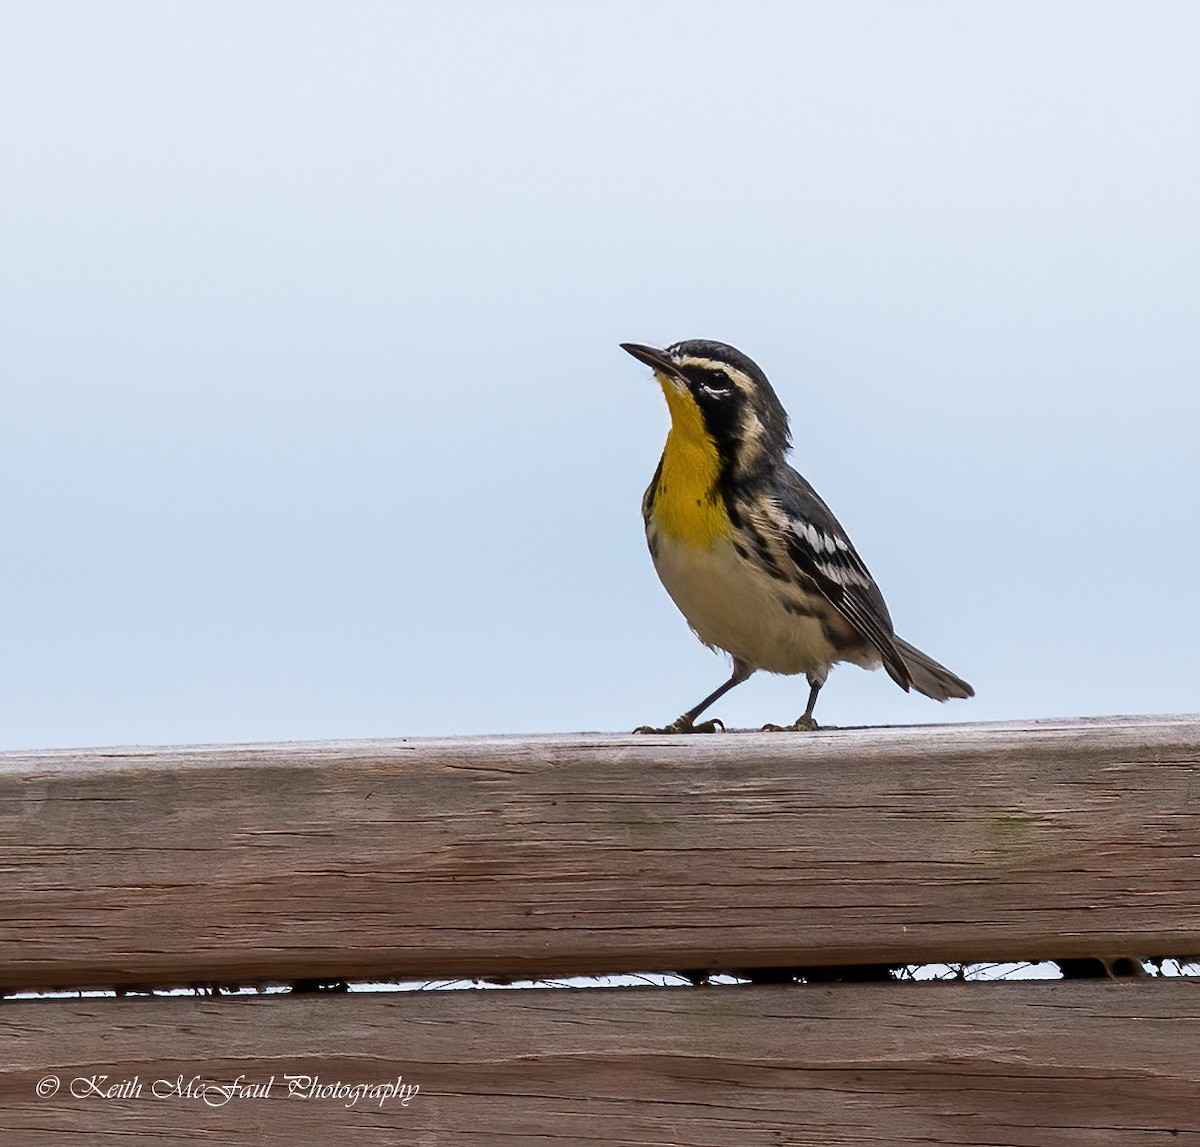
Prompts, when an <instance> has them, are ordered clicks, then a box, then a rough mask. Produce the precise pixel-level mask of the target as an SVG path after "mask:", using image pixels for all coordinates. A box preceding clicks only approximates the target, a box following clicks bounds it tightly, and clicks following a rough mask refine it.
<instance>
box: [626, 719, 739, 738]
mask: <svg viewBox="0 0 1200 1147" xmlns="http://www.w3.org/2000/svg"><path fill="white" fill-rule="evenodd" d="M634 732H635V733H656V734H664V733H667V734H670V733H716V732H721V733H723V732H725V723H724V722H723V721H718V720H716V719H715V718H714V719H713V720H711V721H701V722H700V724H699V725H696V724H694V723H693V722H691V721H688V720H686V719H685V718H683V717H679V718H678V719H676V720H674V721H672V722H671V723H670V724H669V725H667V726H666V727H665V728H662V729H656V728H655V727H654V726H653V725H639V726H638V727H637V728H636V729H634Z"/></svg>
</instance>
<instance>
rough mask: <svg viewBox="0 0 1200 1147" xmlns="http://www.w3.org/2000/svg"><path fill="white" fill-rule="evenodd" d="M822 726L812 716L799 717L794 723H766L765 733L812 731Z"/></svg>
mask: <svg viewBox="0 0 1200 1147" xmlns="http://www.w3.org/2000/svg"><path fill="white" fill-rule="evenodd" d="M820 727H821V726H820V725H818V724H817V723H816V721H814V720H813V719H812V718H811V717H798V718H797V719H796V723H795V724H794V725H764V726H763V727H762V731H763V732H764V733H812V732H815V731H816V730H817V729H819V728H820Z"/></svg>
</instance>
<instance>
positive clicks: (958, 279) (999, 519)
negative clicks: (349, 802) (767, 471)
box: [0, 0, 1200, 748]
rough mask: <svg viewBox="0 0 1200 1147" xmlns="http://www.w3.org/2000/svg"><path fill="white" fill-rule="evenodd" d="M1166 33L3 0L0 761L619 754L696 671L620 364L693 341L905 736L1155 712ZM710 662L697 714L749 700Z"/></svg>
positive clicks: (755, 690) (878, 706)
mask: <svg viewBox="0 0 1200 1147" xmlns="http://www.w3.org/2000/svg"><path fill="white" fill-rule="evenodd" d="M1197 43H1200V6H1198V5H1196V4H1193V3H1161V2H1154V0H1138V2H1129V3H1104V2H1100V0H1088V2H1080V3H1068V2H1055V0H1039V2H1037V3H1024V2H1019V0H1003V2H1000V3H992V2H986V0H981V2H973V3H967V2H954V0H949V2H924V0H905V2H900V0H887V2H879V3H863V2H855V0H836V2H834V0H830V2H826V3H803V2H795V3H784V2H778V3H767V2H762V0H759V2H746V0H741V2H739V3H736V4H735V3H700V2H695V0H689V2H681V3H666V2H660V0H649V2H646V0H641V2H638V3H601V2H596V3H582V2H579V3H560V2H549V0H547V2H544V3H515V2H506V3H501V2H491V3H453V2H446V0H439V2H437V3H401V2H396V3H365V2H354V0H341V2H338V3H332V2H329V3H324V2H300V0H286V2H278V3H269V2H258V3H256V2H253V0H237V2H229V3H221V2H211V0H204V2H200V0H192V2H178V3H170V4H164V3H159V2H150V0H146V2H140V3H132V2H131V3H124V2H112V0H90V2H87V3H63V2H57V0H7V2H6V3H4V4H3V5H2V6H0V154H2V155H3V156H4V176H3V179H2V180H0V244H2V251H3V257H2V258H0V328H2V329H0V378H2V380H3V381H2V394H3V416H2V420H0V529H2V532H3V538H4V575H5V576H4V594H3V606H2V609H0V650H2V657H0V747H7V748H16V747H34V746H58V745H86V744H111V743H132V742H140V743H152V742H180V741H235V740H256V739H268V738H269V739H274V738H281V739H300V738H331V737H358V736H405V735H419V734H435V733H438V734H440V733H470V732H489V731H494V732H507V731H515V732H526V731H528V732H533V731H554V730H564V731H566V730H579V729H608V730H625V729H629V728H631V727H632V726H634V725H637V724H640V723H643V722H647V721H653V722H663V721H667V720H670V719H671V718H673V717H674V716H675V715H677V714H678V713H679V712H680V711H681V710H682V709H684V708H685V707H687V706H689V705H691V704H692V703H693V702H695V701H696V700H698V699H699V697H700V696H702V695H703V694H704V693H706V692H708V691H709V690H710V689H712V688H713V687H715V685H716V684H717V683H718V682H719V681H721V680H722V679H723V678H724V676H725V672H726V670H725V666H724V665H723V664H722V662H721V661H720V660H719V659H718V658H717V657H715V656H714V655H713V654H711V653H709V652H708V651H707V650H705V649H704V648H703V647H701V646H700V645H699V644H698V643H697V642H696V641H695V639H694V638H693V637H692V635H691V634H690V633H689V631H688V630H687V628H686V625H685V624H684V622H683V620H682V619H681V618H680V616H679V615H678V614H677V612H676V611H675V608H674V606H673V605H672V604H671V603H670V601H669V599H668V598H667V597H666V594H665V592H664V591H663V590H662V589H661V587H660V586H659V584H658V581H657V579H656V578H655V576H654V573H653V570H652V568H651V565H650V562H649V558H648V555H647V554H646V550H645V543H644V540H643V537H642V526H641V519H640V514H639V508H638V507H639V499H640V497H641V492H642V489H643V488H644V486H645V484H646V482H647V481H648V480H649V477H650V474H651V472H652V471H653V469H654V465H655V463H656V461H657V457H658V453H659V450H660V449H661V445H662V439H663V437H664V434H665V431H666V424H667V416H666V410H665V407H664V404H663V402H662V398H661V395H660V394H659V392H658V390H657V387H656V386H655V385H654V384H653V382H652V381H651V379H650V377H649V372H648V371H647V370H646V369H645V368H644V367H642V366H641V365H640V364H638V363H636V362H635V361H633V360H632V359H630V358H629V357H628V356H627V355H625V354H624V353H623V352H622V351H620V350H619V349H618V347H617V343H618V342H620V341H627V340H632V341H637V342H646V343H656V344H665V343H669V342H672V341H674V340H677V339H681V338H696V337H701V338H717V339H723V340H725V341H728V342H732V343H734V344H735V345H737V346H738V347H740V348H741V349H742V350H744V351H746V352H747V353H749V354H750V355H751V356H753V357H754V358H755V359H757V360H758V361H759V363H760V364H761V365H762V366H763V367H764V368H765V369H766V370H767V372H768V373H769V375H770V377H771V378H772V380H773V381H774V383H775V385H776V388H777V390H778V391H779V394H780V396H781V398H782V399H783V401H784V403H785V405H786V406H787V407H788V409H789V411H790V412H791V415H792V420H793V429H794V432H795V438H796V450H795V453H794V461H795V463H796V465H797V466H798V468H799V469H801V471H802V472H804V473H805V474H806V475H807V476H808V478H809V479H810V480H811V481H812V482H813V483H814V485H815V486H816V487H817V489H818V490H819V491H820V492H821V493H822V494H823V495H824V497H825V498H826V500H827V501H828V502H830V504H831V505H832V507H833V509H834V511H835V512H836V513H837V514H838V516H839V517H840V518H841V520H842V522H843V524H844V525H845V526H846V527H847V529H848V530H849V531H850V533H851V535H852V537H853V538H854V539H855V542H856V543H857V545H858V547H859V549H860V551H861V552H862V554H863V556H864V558H865V559H866V561H867V563H868V564H869V565H870V566H871V568H872V570H873V572H874V573H875V575H876V577H877V578H878V580H879V582H880V584H881V585H882V587H883V591H884V594H885V596H886V597H887V600H888V603H889V605H890V607H891V611H892V614H893V616H894V618H895V620H896V625H897V629H898V630H899V631H900V632H901V633H902V634H903V635H904V636H906V637H907V638H909V639H910V640H912V641H913V642H915V643H916V644H918V645H920V646H921V647H923V648H925V649H927V650H928V651H929V652H930V653H932V654H933V655H934V656H936V657H938V658H939V659H941V660H943V661H945V662H946V663H947V664H948V665H950V666H951V667H952V668H953V669H955V670H956V671H958V672H960V673H961V674H962V675H964V676H965V677H967V678H968V679H969V680H971V681H972V682H973V683H974V685H975V686H976V688H977V690H978V697H977V698H976V699H975V700H974V701H971V702H966V703H961V702H960V703H951V704H950V705H946V706H939V705H937V704H935V703H933V702H930V701H927V700H925V699H924V698H921V697H918V696H915V695H914V696H906V695H905V694H903V693H901V692H900V691H899V690H897V689H896V688H895V686H894V685H893V684H892V683H891V682H890V681H889V680H888V678H887V677H886V675H884V674H882V673H876V674H865V673H863V672H861V671H860V670H857V669H854V668H852V667H843V668H840V669H838V670H835V672H834V674H833V675H832V677H831V679H830V682H829V684H828V686H827V687H826V689H825V690H824V692H823V694H822V698H821V703H820V706H819V707H818V712H817V715H818V717H819V718H820V719H822V720H824V721H826V722H830V723H843V724H876V723H888V722H897V723H917V722H925V721H936V720H973V719H993V718H996V719H998V718H1009V717H1034V716H1042V715H1046V716H1049V715H1071V714H1100V713H1127V712H1163V711H1187V710H1195V709H1196V708H1197V707H1198V705H1197V700H1196V697H1197V689H1196V678H1197V672H1196V668H1195V665H1194V649H1195V647H1196V645H1197V643H1198V641H1200V620H1198V619H1197V610H1196V607H1195V604H1194V603H1195V600H1196V590H1195V585H1196V578H1197V574H1196V571H1197V569H1198V568H1200V542H1198V536H1200V527H1198V525H1197V513H1196V501H1197V489H1198V486H1200V461H1198V452H1197V448H1196V437H1197V426H1198V425H1200V337H1198V334H1197V330H1198V324H1197V316H1198V315H1200V69H1198V68H1197V67H1196V45H1197ZM805 693H806V687H805V684H804V682H803V681H802V680H799V679H785V678H769V677H766V676H758V677H755V678H754V679H752V680H751V681H750V682H748V683H747V684H745V685H743V686H741V687H740V688H739V689H737V690H736V691H735V692H734V693H732V694H731V695H730V696H729V697H728V698H727V699H725V700H724V701H723V702H722V703H721V704H720V705H719V706H718V707H717V708H716V709H715V710H714V713H715V714H716V715H718V716H721V717H723V718H724V719H726V720H727V721H728V722H730V723H731V724H737V725H749V724H753V725H758V724H761V723H762V722H764V721H769V720H770V721H781V720H784V719H788V720H790V719H793V718H794V717H795V716H796V715H797V714H798V713H799V712H800V710H801V709H802V708H803V702H804V698H805Z"/></svg>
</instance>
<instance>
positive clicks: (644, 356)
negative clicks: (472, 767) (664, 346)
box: [621, 343, 679, 376]
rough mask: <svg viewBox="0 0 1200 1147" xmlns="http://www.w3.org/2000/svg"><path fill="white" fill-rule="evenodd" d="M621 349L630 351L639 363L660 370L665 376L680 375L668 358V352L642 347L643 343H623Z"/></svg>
mask: <svg viewBox="0 0 1200 1147" xmlns="http://www.w3.org/2000/svg"><path fill="white" fill-rule="evenodd" d="M621 349H622V350H623V351H628V352H629V353H630V354H631V355H633V357H634V358H636V359H637V360H638V361H639V362H644V363H645V364H646V365H647V366H649V367H653V368H654V369H655V370H660V371H662V372H663V373H664V374H669V375H673V376H675V375H678V374H679V370H678V368H677V367H676V366H675V364H674V363H673V362H672V361H671V360H670V358H669V357H668V356H667V352H666V351H662V350H655V349H654V348H653V347H652V346H642V345H641V343H621Z"/></svg>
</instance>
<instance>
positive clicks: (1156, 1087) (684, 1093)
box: [0, 980, 1200, 1147]
mask: <svg viewBox="0 0 1200 1147" xmlns="http://www.w3.org/2000/svg"><path fill="white" fill-rule="evenodd" d="M1197 1047H1200V984H1197V983H1196V982H1194V981H1193V982H1188V981H1181V980H1174V981H1172V980H1150V981H1139V982H1135V983H1112V982H1090V983H1078V982H1068V983H1028V982H1026V983H1021V982H1009V983H1002V984H888V985H833V986H815V985H805V986H785V987H761V988H737V987H735V988H705V989H695V990H694V989H689V988H672V989H626V990H621V989H617V990H609V989H595V990H583V991H581V990H570V989H561V990H546V989H541V990H536V989H535V990H531V991H487V992H485V991H477V992H410V993H403V994H390V995H369V994H364V995H351V996H341V997H323V998H314V997H311V996H309V997H286V996H283V997H280V996H275V997H258V998H250V999H225V1000H212V999H199V1000H197V999H183V998H178V997H177V998H159V999H126V1000H112V999H109V1000H72V1001H53V1002H47V1001H33V1002H17V1003H10V1004H7V1005H5V1006H4V1007H2V1008H0V1142H4V1143H15V1144H21V1147H50V1145H52V1144H59V1143H62V1142H72V1143H74V1142H81V1143H87V1144H89V1147H105V1145H108V1144H113V1145H116V1144H127V1143H129V1142H130V1141H132V1140H136V1141H138V1142H153V1143H155V1144H161V1145H165V1147H171V1145H175V1144H180V1145H181V1144H184V1143H194V1142H196V1141H197V1140H200V1139H202V1140H203V1141H204V1142H205V1143H208V1144H211V1145H213V1147H221V1145H230V1147H232V1145H234V1144H243V1143H259V1144H273V1143H280V1144H289V1145H290V1144H295V1143H348V1142H353V1143H355V1144H356V1145H359V1144H361V1145H364V1147H373V1145H379V1147H383V1145H387V1147H391V1145H392V1144H396V1143H411V1144H417V1145H423V1144H429V1145H434V1144H455V1145H456V1147H495V1145H496V1144H505V1143H512V1144H518V1143H533V1142H536V1143H539V1144H545V1145H546V1147H552V1145H553V1144H568V1143H584V1142H587V1143H596V1144H605V1145H606V1147H614V1145H635V1144H636V1145H649V1144H655V1145H657V1144H662V1143H672V1144H682V1145H690V1147H704V1145H713V1147H717V1145H719V1147H728V1145H729V1144H738V1145H739V1147H779V1144H781V1143H791V1144H807V1145H809V1147H879V1145H880V1144H893V1145H896V1144H901V1143H921V1144H924V1145H926V1147H938V1145H946V1147H949V1145H954V1147H974V1145H985V1144H986V1145H994V1144H998V1143H1003V1144H1005V1145H1006V1147H1045V1145H1046V1144H1054V1145H1055V1147H1160V1145H1164V1147H1165V1145H1166V1144H1170V1145H1171V1147H1198V1145H1200V1098H1198V1097H1200V1056H1197V1055H1195V1054H1194V1051H1195V1049H1196V1048H1197ZM288 1075H291V1076H304V1077H310V1078H311V1077H314V1076H315V1077H317V1078H318V1080H319V1081H320V1084H321V1085H325V1086H328V1085H332V1084H336V1083H338V1082H341V1083H342V1084H344V1085H350V1086H352V1085H356V1084H363V1085H367V1086H375V1087H379V1086H381V1085H384V1084H388V1083H394V1082H395V1081H396V1079H397V1077H402V1080H401V1084H402V1086H404V1085H406V1086H409V1087H411V1086H412V1085H414V1084H415V1085H416V1086H417V1087H418V1088H419V1090H418V1091H416V1092H415V1093H411V1092H410V1093H409V1096H410V1098H409V1102H408V1104H407V1105H403V1104H402V1097H401V1096H400V1095H399V1094H396V1095H393V1096H391V1097H386V1098H382V1097H378V1096H377V1097H376V1098H369V1097H367V1096H366V1095H360V1098H359V1099H358V1100H356V1101H354V1102H351V1098H352V1093H349V1092H348V1091H346V1090H345V1089H343V1093H342V1094H341V1095H331V1096H329V1097H328V1098H319V1097H317V1096H314V1095H313V1093H312V1085H311V1084H306V1085H302V1086H301V1089H300V1092H299V1094H297V1095H293V1096H290V1097H289V1095H288V1086H289V1084H288V1081H287V1080H286V1078H285V1077H286V1076H288ZM101 1076H105V1077H107V1078H105V1079H99V1077H101ZM51 1077H52V1078H53V1079H56V1080H57V1081H58V1090H57V1092H56V1094H54V1095H53V1096H48V1097H46V1098H38V1095H37V1091H36V1089H37V1087H38V1084H39V1081H41V1080H45V1079H48V1078H51ZM239 1077H241V1079H242V1085H243V1086H255V1085H257V1086H258V1089H259V1091H260V1092H261V1091H262V1089H263V1085H266V1084H267V1083H268V1082H269V1081H271V1080H272V1078H274V1084H273V1085H272V1086H271V1088H270V1089H269V1094H267V1095H265V1096H262V1095H260V1097H257V1098H256V1097H254V1096H253V1094H249V1095H246V1096H245V1097H241V1098H230V1099H229V1100H228V1101H225V1100H224V1093H223V1092H222V1091H219V1090H215V1089H214V1090H210V1091H207V1092H206V1093H205V1092H204V1088H205V1087H206V1086H207V1085H208V1084H215V1085H217V1086H218V1087H221V1088H226V1089H228V1087H229V1085H230V1084H232V1083H234V1082H235V1081H236V1080H238V1079H239ZM193 1080H195V1081H196V1082H195V1083H192V1081H193ZM92 1081H95V1082H92ZM158 1081H162V1082H161V1083H160V1082H158ZM189 1083H192V1087H191V1088H190V1089H188V1087H187V1085H188V1084H189ZM156 1084H157V1090H158V1092H159V1094H160V1096H161V1098H156V1097H155V1094H154V1091H155V1087H156ZM122 1085H124V1086H122ZM135 1086H137V1088H138V1091H137V1092H136V1093H135V1092H134V1087H135ZM42 1087H43V1090H50V1089H51V1088H52V1087H53V1084H52V1083H50V1084H43V1085H42ZM72 1087H74V1090H75V1092H76V1093H77V1094H79V1093H83V1097H82V1098H74V1097H72V1095H71V1090H72ZM95 1088H103V1089H108V1088H116V1089H117V1090H116V1091H115V1092H114V1094H113V1096H112V1097H111V1098H107V1099H103V1098H99V1097H98V1096H97V1095H96V1094H95V1090H94V1089H95ZM180 1090H183V1091H185V1092H186V1091H188V1090H190V1091H191V1092H192V1094H193V1095H196V1096H201V1095H202V1094H207V1095H208V1102H206V1101H205V1099H204V1098H202V1097H197V1098H184V1097H182V1096H181V1095H180ZM231 1094H232V1093H231ZM306 1096H308V1097H307V1098H306ZM210 1104H211V1105H210Z"/></svg>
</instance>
